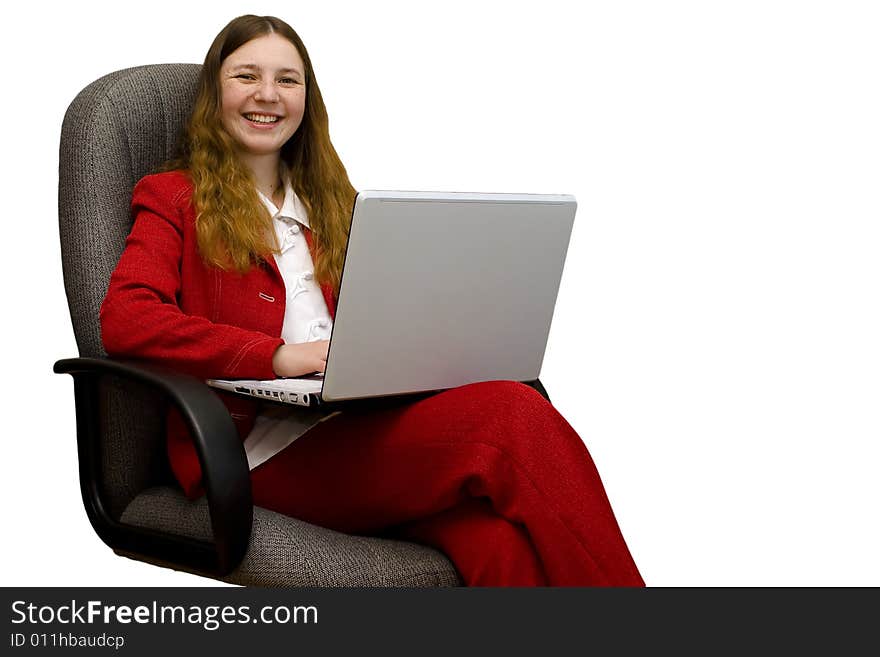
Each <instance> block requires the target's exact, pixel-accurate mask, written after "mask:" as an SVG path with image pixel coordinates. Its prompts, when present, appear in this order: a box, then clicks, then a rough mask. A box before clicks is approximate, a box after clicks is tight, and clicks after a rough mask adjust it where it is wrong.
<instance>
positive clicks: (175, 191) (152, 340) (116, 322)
mask: <svg viewBox="0 0 880 657" xmlns="http://www.w3.org/2000/svg"><path fill="white" fill-rule="evenodd" d="M169 180H173V179H172V178H169V175H168V174H159V175H154V176H147V177H146V178H143V179H142V180H141V181H140V182H139V183H138V184H137V185H136V186H135V189H134V192H133V194H132V212H133V214H134V225H133V227H132V230H131V233H130V234H129V236H128V239H127V240H126V244H125V249H124V251H123V252H122V256H121V257H120V259H119V263H118V264H117V265H116V269H115V270H114V272H113V274H112V276H111V277H110V284H109V287H108V290H107V294H106V296H105V297H104V301H103V303H102V304H101V313H100V319H101V339H102V341H103V343H104V348H105V349H106V351H107V353H108V354H109V355H110V356H113V357H124V358H141V359H146V360H150V361H155V362H158V363H162V364H164V365H167V366H168V367H170V368H172V369H175V370H178V371H181V372H184V373H187V374H192V375H193V376H197V377H200V378H230V379H231V378H246V379H271V378H275V373H274V371H273V370H272V355H273V354H274V353H275V350H276V349H277V348H278V347H279V346H280V345H282V344H283V340H282V339H281V338H280V337H273V336H270V335H268V334H265V333H261V332H258V331H251V330H246V329H242V328H239V327H237V326H232V325H229V324H219V323H215V322H212V321H210V320H208V319H206V318H204V317H198V316H193V315H187V314H185V313H184V312H183V311H182V310H181V309H180V306H179V304H178V298H179V294H180V289H181V265H182V262H183V250H184V239H183V236H184V225H183V222H184V218H185V208H184V201H183V199H184V198H185V195H186V193H187V192H188V191H189V188H188V184H187V185H182V184H179V182H178V184H176V185H174V184H170V183H169ZM186 202H187V203H188V200H187V201H186Z"/></svg>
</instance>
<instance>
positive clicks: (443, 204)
mask: <svg viewBox="0 0 880 657" xmlns="http://www.w3.org/2000/svg"><path fill="white" fill-rule="evenodd" d="M575 211H576V202H575V199H574V197H573V196H570V195H549V194H481V193H461V192H396V191H394V192H393V191H372V190H370V191H362V192H359V193H358V195H357V198H356V200H355V204H354V209H353V213H352V224H351V231H350V234H349V242H348V247H347V251H346V257H345V264H344V267H343V273H342V282H341V285H340V292H339V299H338V303H337V310H336V317H335V320H334V323H333V332H332V335H331V338H330V350H329V355H328V361H327V367H326V371H325V375H324V383H323V387H322V390H321V397H322V399H323V400H324V401H328V402H330V401H343V400H349V399H360V398H365V397H378V396H386V395H397V394H407V393H415V392H426V391H432V390H443V389H446V388H453V387H457V386H460V385H465V384H467V383H474V382H478V381H490V380H515V381H533V380H535V379H537V378H538V376H539V374H540V370H541V364H542V362H543V359H544V352H545V349H546V345H547V338H548V335H549V332H550V323H551V320H552V317H553V310H554V307H555V304H556V297H557V293H558V291H559V283H560V280H561V277H562V270H563V265H564V262H565V255H566V252H567V250H568V243H569V239H570V236H571V229H572V225H573V222H574V216H575Z"/></svg>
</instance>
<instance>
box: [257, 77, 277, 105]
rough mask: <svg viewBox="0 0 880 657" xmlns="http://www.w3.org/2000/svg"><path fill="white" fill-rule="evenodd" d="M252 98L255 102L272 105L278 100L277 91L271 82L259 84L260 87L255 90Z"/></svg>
mask: <svg viewBox="0 0 880 657" xmlns="http://www.w3.org/2000/svg"><path fill="white" fill-rule="evenodd" d="M254 96H255V98H256V99H257V100H262V101H265V102H267V103H274V102H276V101H277V100H278V89H276V88H275V83H274V82H273V81H272V80H266V81H263V82H260V86H259V87H258V88H257V93H256V94H255V95H254Z"/></svg>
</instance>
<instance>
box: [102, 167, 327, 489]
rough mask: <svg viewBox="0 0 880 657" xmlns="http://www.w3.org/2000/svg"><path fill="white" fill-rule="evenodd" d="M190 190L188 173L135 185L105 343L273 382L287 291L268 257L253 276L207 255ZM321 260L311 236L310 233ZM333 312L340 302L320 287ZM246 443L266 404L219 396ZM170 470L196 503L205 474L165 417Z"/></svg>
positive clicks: (171, 363)
mask: <svg viewBox="0 0 880 657" xmlns="http://www.w3.org/2000/svg"><path fill="white" fill-rule="evenodd" d="M191 199H192V184H191V183H190V180H189V178H188V176H187V175H186V173H185V172H183V171H171V172H167V173H160V174H155V175H150V176H146V177H145V178H143V179H141V180H140V181H139V182H138V184H137V185H136V186H135V188H134V192H133V194H132V202H131V207H132V214H133V216H134V225H133V227H132V230H131V233H130V234H129V236H128V239H127V240H126V244H125V250H124V251H123V253H122V256H121V257H120V259H119V263H118V264H117V266H116V269H115V270H114V272H113V275H112V276H111V277H110V285H109V287H108V289H107V295H106V296H105V298H104V302H103V303H102V304H101V338H102V340H103V343H104V348H105V349H106V351H107V353H108V354H109V355H110V356H112V357H127V358H141V359H147V360H151V361H155V362H158V363H162V364H163V365H166V366H168V367H170V368H172V369H174V370H177V371H179V372H184V373H186V374H191V375H193V376H196V377H198V378H201V379H207V378H225V379H234V378H243V379H272V378H275V373H274V371H273V370H272V355H273V354H274V353H275V350H276V349H277V348H278V347H279V346H280V345H282V344H283V343H284V341H283V340H282V339H281V337H280V335H281V326H282V323H283V321H284V307H285V289H284V281H283V279H282V278H281V273H280V272H279V271H278V267H277V265H276V264H275V261H274V258H270V259H268V260H267V261H265V262H263V263H262V264H261V265H259V266H253V267H251V269H250V270H249V271H248V272H247V273H246V274H239V273H237V272H234V271H222V270H220V269H217V268H216V267H211V266H209V265H206V264H205V263H204V262H203V260H202V259H201V257H200V255H199V252H198V246H197V241H196V233H195V210H194V208H193V207H192V203H191ZM304 234H305V237H306V240H307V242H308V245H309V250H310V252H311V253H312V260H313V261H314V246H313V241H312V238H311V232H310V231H309V230H308V229H305V230H304ZM322 292H323V294H324V299H325V301H326V302H327V309H328V310H329V311H330V316H331V317H334V316H335V312H336V299H335V297H334V296H333V294H332V292H331V290H330V288H329V287H328V286H323V287H322ZM218 394H219V395H220V397H221V399H222V400H223V402H224V403H225V404H226V407H227V408H228V409H229V412H230V415H231V416H232V419H233V421H234V422H235V425H236V427H237V429H238V432H239V435H240V436H241V438H242V440H243V439H244V437H245V436H247V434H248V433H249V432H250V430H251V429H252V428H253V425H254V421H255V419H256V415H257V411H258V406H259V402H257V401H251V400H249V399H247V398H246V397H239V396H236V395H231V394H226V393H218ZM168 456H169V460H170V462H171V468H172V470H173V471H174V474H175V476H176V477H177V480H178V482H179V483H180V485H181V486H182V487H183V490H184V492H185V493H186V494H187V495H188V496H189V497H191V498H194V497H197V496H198V495H200V494H201V485H200V482H201V469H200V467H199V463H198V458H197V456H196V451H195V448H194V447H193V444H192V441H191V439H190V437H189V433H188V431H187V428H186V426H185V425H184V423H183V421H182V419H181V418H180V416H179V415H178V414H177V413H176V412H172V413H171V414H169V418H168Z"/></svg>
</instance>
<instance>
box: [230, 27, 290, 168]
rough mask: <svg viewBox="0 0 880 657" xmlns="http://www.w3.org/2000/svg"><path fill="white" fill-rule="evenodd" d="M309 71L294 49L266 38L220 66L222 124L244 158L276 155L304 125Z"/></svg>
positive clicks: (273, 36)
mask: <svg viewBox="0 0 880 657" xmlns="http://www.w3.org/2000/svg"><path fill="white" fill-rule="evenodd" d="M304 74H305V68H304V66H303V61H302V58H301V57H300V56H299V52H298V51H297V49H296V47H295V46H294V45H293V44H292V43H291V42H290V41H288V40H287V39H285V38H284V37H282V36H279V35H278V34H274V33H273V34H267V35H266V36H262V37H258V38H256V39H252V40H251V41H248V42H247V43H245V44H244V45H243V46H241V47H240V48H238V49H237V50H234V51H233V52H232V53H230V54H229V56H228V57H227V58H226V59H225V60H224V61H223V64H222V65H221V66H220V91H221V94H220V96H221V107H220V113H221V121H222V123H223V127H224V128H225V129H226V131H227V132H228V133H229V135H230V136H231V137H232V138H233V139H234V140H235V141H236V142H237V144H238V146H239V148H240V149H241V152H242V153H243V154H245V155H270V154H273V153H278V152H279V151H280V150H281V147H282V146H283V145H284V143H285V142H286V141H287V140H288V139H290V137H291V136H292V135H293V133H294V132H296V129H297V128H298V127H299V125H300V123H301V122H302V117H303V111H304V110H305V103H306V87H305V77H304Z"/></svg>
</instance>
